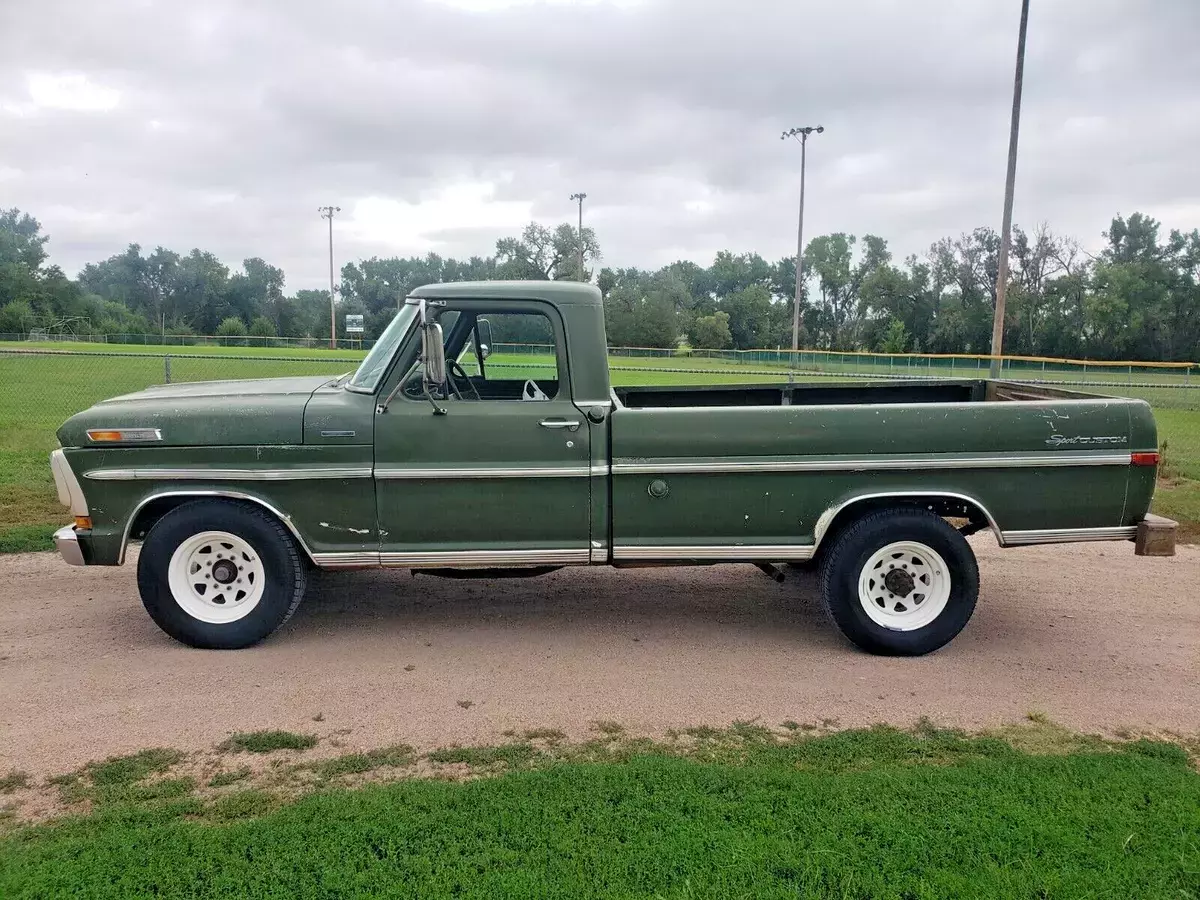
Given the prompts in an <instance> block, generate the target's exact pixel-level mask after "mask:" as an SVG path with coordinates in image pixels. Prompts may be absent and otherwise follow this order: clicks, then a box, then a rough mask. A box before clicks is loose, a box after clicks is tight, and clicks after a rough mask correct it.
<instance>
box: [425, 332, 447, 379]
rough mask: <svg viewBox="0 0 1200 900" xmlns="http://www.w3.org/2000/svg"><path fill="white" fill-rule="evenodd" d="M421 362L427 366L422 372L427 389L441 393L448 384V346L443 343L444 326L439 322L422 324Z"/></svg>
mask: <svg viewBox="0 0 1200 900" xmlns="http://www.w3.org/2000/svg"><path fill="white" fill-rule="evenodd" d="M421 362H422V363H424V366H425V371H424V373H423V374H422V379H423V380H424V382H425V389H426V390H427V391H429V390H433V391H435V392H437V393H441V392H442V391H443V390H444V389H445V386H446V348H445V346H444V345H443V344H442V326H441V325H439V324H438V323H437V322H426V323H425V324H424V325H423V326H421Z"/></svg>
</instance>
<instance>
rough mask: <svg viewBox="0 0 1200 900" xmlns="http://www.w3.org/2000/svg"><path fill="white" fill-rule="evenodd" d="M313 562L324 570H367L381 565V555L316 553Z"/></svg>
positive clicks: (367, 553) (369, 553)
mask: <svg viewBox="0 0 1200 900" xmlns="http://www.w3.org/2000/svg"><path fill="white" fill-rule="evenodd" d="M312 559H313V562H314V563H316V564H317V565H318V566H320V567H321V568H322V569H365V568H374V567H376V566H378V565H379V554H378V553H373V552H359V553H314V554H313V555H312Z"/></svg>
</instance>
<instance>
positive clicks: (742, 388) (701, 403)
mask: <svg viewBox="0 0 1200 900" xmlns="http://www.w3.org/2000/svg"><path fill="white" fill-rule="evenodd" d="M613 391H614V393H615V394H616V395H617V399H618V400H619V401H620V403H621V405H622V406H625V407H626V408H628V409H667V408H679V407H705V406H840V405H844V404H864V403H903V404H910V403H971V402H977V403H981V402H985V401H997V400H1051V399H1064V400H1080V399H1085V398H1089V397H1092V396H1093V395H1090V394H1085V393H1081V392H1078V391H1067V390H1061V389H1058V388H1052V387H1047V386H1043V385H1029V384H1016V383H1011V382H1004V381H987V380H985V379H947V380H929V381H925V380H922V381H914V380H911V379H909V380H897V381H876V382H869V383H866V384H864V383H863V382H862V381H849V382H828V383H816V384H814V383H810V382H806V383H780V384H724V385H679V386H674V387H665V386H632V387H618V388H614V389H613Z"/></svg>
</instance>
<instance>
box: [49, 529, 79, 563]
mask: <svg viewBox="0 0 1200 900" xmlns="http://www.w3.org/2000/svg"><path fill="white" fill-rule="evenodd" d="M54 549H55V550H57V551H58V554H59V556H61V557H62V558H63V560H64V561H66V563H67V564H68V565H72V566H82V565H86V564H85V563H84V561H83V550H82V548H80V546H79V536H78V535H76V534H75V526H74V525H64V526H63V527H62V528H60V529H58V531H56V532H54Z"/></svg>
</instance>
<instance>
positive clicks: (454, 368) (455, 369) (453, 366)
mask: <svg viewBox="0 0 1200 900" xmlns="http://www.w3.org/2000/svg"><path fill="white" fill-rule="evenodd" d="M446 372H447V374H449V376H450V386H451V387H452V388H453V390H454V393H456V394H458V399H459V400H461V399H463V396H462V393H461V392H460V391H459V389H458V383H457V382H456V381H455V379H456V378H461V379H462V380H463V381H465V382H466V383H467V387H468V388H470V389H471V393H472V394H474V395H475V399H476V400H479V399H481V398H480V396H479V389H478V388H476V387H475V382H473V381H472V380H471V377H470V376H469V375H468V374H467V371H466V369H464V368H463V367H462V366H461V365H459V363H458V360H457V359H451V360H447V361H446Z"/></svg>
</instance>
